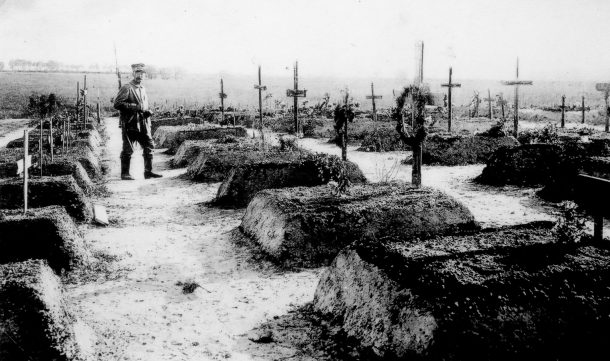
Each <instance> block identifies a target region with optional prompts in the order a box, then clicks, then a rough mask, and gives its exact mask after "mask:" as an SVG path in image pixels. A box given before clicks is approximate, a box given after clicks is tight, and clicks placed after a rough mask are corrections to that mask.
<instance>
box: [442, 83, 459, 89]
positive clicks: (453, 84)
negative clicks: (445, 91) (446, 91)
mask: <svg viewBox="0 0 610 361" xmlns="http://www.w3.org/2000/svg"><path fill="white" fill-rule="evenodd" d="M441 86H442V87H445V88H461V87H462V84H460V83H451V84H447V83H445V84H441Z"/></svg>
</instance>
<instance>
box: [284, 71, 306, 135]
mask: <svg viewBox="0 0 610 361" xmlns="http://www.w3.org/2000/svg"><path fill="white" fill-rule="evenodd" d="M286 96H287V97H289V98H293V99H294V105H293V114H294V133H295V135H296V136H297V137H299V136H300V130H301V124H300V123H299V102H298V98H305V97H306V96H307V90H305V89H302V90H300V89H299V62H298V61H297V62H295V63H294V89H288V90H286Z"/></svg>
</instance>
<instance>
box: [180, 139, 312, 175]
mask: <svg viewBox="0 0 610 361" xmlns="http://www.w3.org/2000/svg"><path fill="white" fill-rule="evenodd" d="M244 139H245V140H244V141H240V142H238V143H208V144H207V146H203V145H196V147H197V148H198V149H199V154H198V155H197V156H196V158H195V159H194V160H192V161H191V163H190V165H189V166H188V168H187V171H186V175H187V176H188V177H189V178H190V179H192V180H194V181H198V182H222V181H223V180H224V179H226V178H227V176H228V175H229V172H230V171H231V169H233V168H234V167H237V166H241V165H244V164H251V163H256V162H264V161H265V159H267V158H269V159H270V160H271V159H274V158H282V157H283V158H285V159H299V157H302V156H304V155H305V154H309V153H305V152H279V151H278V150H277V149H275V148H270V149H268V151H266V152H263V151H261V150H260V146H259V145H258V144H256V143H255V142H252V141H250V140H247V139H246V138H244Z"/></svg>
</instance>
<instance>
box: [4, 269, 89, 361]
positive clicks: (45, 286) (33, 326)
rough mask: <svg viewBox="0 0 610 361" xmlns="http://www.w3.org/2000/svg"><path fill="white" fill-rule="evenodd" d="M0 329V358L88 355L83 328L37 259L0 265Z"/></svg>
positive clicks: (70, 359)
mask: <svg viewBox="0 0 610 361" xmlns="http://www.w3.org/2000/svg"><path fill="white" fill-rule="evenodd" d="M0 330H2V331H3V332H0V360H7V361H8V360H11V361H31V360H55V361H77V360H78V361H85V360H93V357H92V352H91V350H92V346H93V345H92V344H91V342H90V341H91V340H90V335H88V333H89V332H87V331H88V329H87V328H86V326H84V325H83V324H82V323H81V322H80V321H78V320H77V319H75V317H74V316H73V315H72V314H71V313H70V311H69V309H68V307H66V304H65V301H64V298H63V289H62V287H61V285H60V280H59V278H58V277H57V275H55V274H54V273H53V271H52V270H51V269H50V268H49V266H47V264H46V263H45V262H44V261H42V260H30V261H26V262H19V263H9V264H6V265H0Z"/></svg>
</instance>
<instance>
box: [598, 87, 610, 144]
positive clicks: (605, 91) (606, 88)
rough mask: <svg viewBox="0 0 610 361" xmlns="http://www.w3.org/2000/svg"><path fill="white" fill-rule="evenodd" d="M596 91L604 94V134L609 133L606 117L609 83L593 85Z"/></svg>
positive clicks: (608, 123)
mask: <svg viewBox="0 0 610 361" xmlns="http://www.w3.org/2000/svg"><path fill="white" fill-rule="evenodd" d="M595 89H596V90H597V91H600V92H603V93H604V101H605V102H606V129H605V130H606V133H608V132H610V117H609V115H608V111H609V109H608V96H609V95H610V83H597V84H595Z"/></svg>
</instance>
